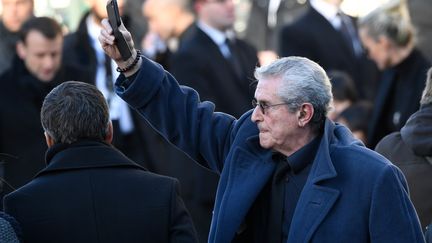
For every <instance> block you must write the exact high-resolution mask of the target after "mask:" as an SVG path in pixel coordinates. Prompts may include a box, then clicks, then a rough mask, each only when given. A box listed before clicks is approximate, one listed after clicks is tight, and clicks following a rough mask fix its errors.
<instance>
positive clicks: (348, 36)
mask: <svg viewBox="0 0 432 243" xmlns="http://www.w3.org/2000/svg"><path fill="white" fill-rule="evenodd" d="M337 15H338V16H339V19H340V22H341V25H340V29H339V31H340V32H341V34H342V36H343V38H344V39H345V42H346V43H347V44H348V46H349V48H350V49H351V51H352V52H353V53H354V55H355V56H359V55H360V54H361V53H362V48H361V45H360V40H359V38H358V36H357V32H356V29H355V27H354V25H353V23H352V21H351V19H350V18H349V17H348V16H346V15H345V14H343V13H338V14H337Z"/></svg>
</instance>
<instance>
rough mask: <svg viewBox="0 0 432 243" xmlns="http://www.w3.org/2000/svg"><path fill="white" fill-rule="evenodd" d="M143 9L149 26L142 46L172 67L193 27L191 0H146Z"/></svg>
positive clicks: (152, 56)
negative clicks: (175, 56) (179, 49)
mask: <svg viewBox="0 0 432 243" xmlns="http://www.w3.org/2000/svg"><path fill="white" fill-rule="evenodd" d="M142 10H143V14H144V16H145V17H146V19H147V21H148V25H149V31H148V32H147V34H146V36H145V38H144V40H143V43H142V45H141V46H142V48H143V50H144V54H145V55H146V56H147V57H149V58H151V59H153V60H155V61H156V62H158V63H160V64H162V65H163V66H164V67H165V68H166V69H167V70H169V67H170V61H171V57H172V54H173V53H175V52H176V51H177V49H178V47H179V46H180V45H181V43H182V41H183V39H184V37H185V36H187V35H188V32H190V31H192V29H193V28H192V26H193V22H194V21H195V16H194V14H193V12H192V9H191V3H190V0H146V1H145V2H144V4H143V8H142Z"/></svg>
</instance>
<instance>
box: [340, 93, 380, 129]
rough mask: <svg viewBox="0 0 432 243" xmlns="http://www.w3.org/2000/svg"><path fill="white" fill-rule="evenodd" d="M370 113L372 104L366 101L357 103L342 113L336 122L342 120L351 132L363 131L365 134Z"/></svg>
mask: <svg viewBox="0 0 432 243" xmlns="http://www.w3.org/2000/svg"><path fill="white" fill-rule="evenodd" d="M371 113H372V104H371V103H370V102H368V101H359V102H356V103H354V104H352V105H350V106H349V107H347V108H346V109H345V110H344V111H342V112H341V113H340V114H339V116H338V117H337V119H336V121H338V120H341V119H343V120H345V121H346V122H347V126H348V128H349V129H350V130H351V131H363V132H365V134H366V133H367V130H368V123H369V119H370V116H371Z"/></svg>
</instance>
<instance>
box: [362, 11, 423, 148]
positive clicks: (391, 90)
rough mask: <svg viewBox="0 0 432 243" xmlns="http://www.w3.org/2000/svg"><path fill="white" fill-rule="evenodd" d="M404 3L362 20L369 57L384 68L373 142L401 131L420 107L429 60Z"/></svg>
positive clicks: (371, 132) (371, 130)
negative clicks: (425, 55)
mask: <svg viewBox="0 0 432 243" xmlns="http://www.w3.org/2000/svg"><path fill="white" fill-rule="evenodd" d="M403 13H405V11H404V9H403V5H397V4H396V5H385V6H383V7H381V8H378V9H376V10H375V11H373V12H371V13H369V14H368V15H366V16H364V17H363V18H361V19H360V21H359V33H360V37H361V40H362V43H363V45H364V47H365V48H366V50H367V51H368V55H369V57H370V58H371V59H372V60H373V61H374V62H375V63H376V64H377V66H378V68H379V69H380V70H382V71H383V75H382V78H381V80H380V82H379V89H378V92H377V95H376V98H375V102H374V109H373V111H372V118H371V121H370V125H369V131H368V139H369V145H370V146H371V147H375V145H376V144H377V143H378V141H379V140H381V139H382V138H383V137H384V136H385V135H387V134H389V133H391V132H395V131H399V130H400V129H401V128H402V126H403V125H404V124H405V122H406V121H407V119H408V118H409V116H410V115H411V114H413V113H414V112H415V111H417V110H418V108H419V103H418V102H416V101H418V100H420V98H421V94H422V91H423V88H424V80H425V78H426V72H427V70H428V69H429V67H430V65H431V64H430V63H429V61H428V60H427V59H426V58H425V57H424V56H423V55H422V54H421V53H420V51H418V50H417V48H416V43H415V37H414V29H413V27H412V25H411V23H410V20H409V16H406V15H404V14H403Z"/></svg>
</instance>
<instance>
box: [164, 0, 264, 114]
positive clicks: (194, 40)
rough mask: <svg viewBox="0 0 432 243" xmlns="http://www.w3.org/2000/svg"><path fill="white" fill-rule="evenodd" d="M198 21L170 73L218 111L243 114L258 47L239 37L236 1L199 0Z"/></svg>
mask: <svg viewBox="0 0 432 243" xmlns="http://www.w3.org/2000/svg"><path fill="white" fill-rule="evenodd" d="M194 8H195V11H196V13H197V22H196V24H195V25H194V26H193V27H192V28H193V29H192V30H190V31H189V32H188V35H187V36H185V37H184V38H183V41H182V43H181V45H180V46H179V48H178V50H177V52H176V53H175V55H173V57H172V62H171V67H170V69H169V70H170V72H171V73H172V74H173V75H174V76H175V77H176V79H177V80H178V81H179V82H180V84H183V85H187V86H190V87H193V88H194V89H196V90H197V91H198V92H199V93H200V95H201V98H202V99H205V100H209V101H212V102H214V103H215V105H216V111H223V112H226V113H228V114H230V115H233V116H234V117H240V116H241V115H242V114H243V112H245V111H246V110H248V109H250V107H251V105H250V99H251V97H252V93H253V92H252V90H251V89H250V84H251V81H252V80H253V71H254V68H255V66H257V65H258V58H257V52H256V50H255V49H254V48H253V47H252V46H251V45H249V44H247V43H246V42H244V41H242V40H240V39H238V38H236V37H235V36H234V35H233V34H234V33H233V32H232V27H233V24H234V21H235V13H234V1H233V0H196V1H195V3H194Z"/></svg>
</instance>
